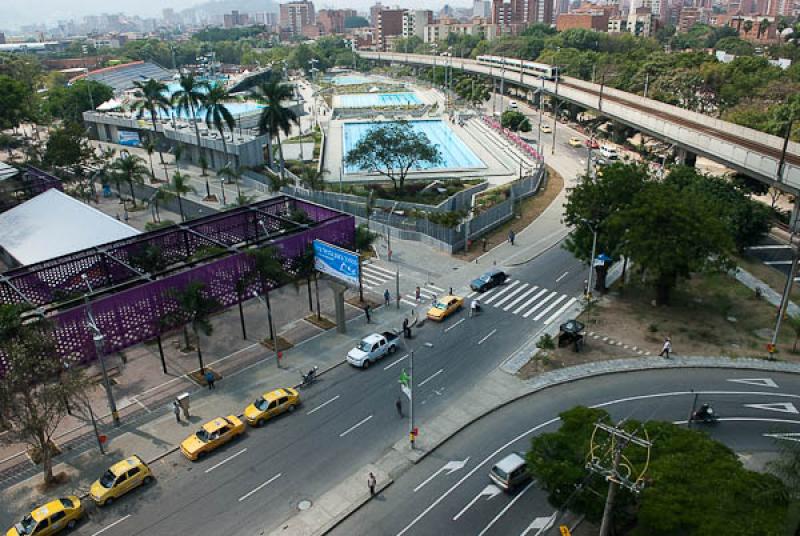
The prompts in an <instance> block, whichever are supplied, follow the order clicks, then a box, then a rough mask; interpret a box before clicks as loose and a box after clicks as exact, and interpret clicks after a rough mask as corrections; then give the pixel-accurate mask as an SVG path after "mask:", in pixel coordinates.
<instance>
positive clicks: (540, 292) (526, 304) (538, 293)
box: [514, 288, 547, 315]
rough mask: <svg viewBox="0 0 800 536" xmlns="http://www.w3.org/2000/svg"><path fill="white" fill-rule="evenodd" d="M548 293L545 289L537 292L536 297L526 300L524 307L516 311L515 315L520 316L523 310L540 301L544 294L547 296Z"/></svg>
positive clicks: (521, 306)
mask: <svg viewBox="0 0 800 536" xmlns="http://www.w3.org/2000/svg"><path fill="white" fill-rule="evenodd" d="M546 293H547V289H546V288H543V289H542V290H540V291H539V292H537V293H536V295H535V296H534V297H533V298H530V299H528V300H525V302H524V303H523V304H522V305H520V306H519V307H517V308H516V309H514V314H515V315H518V314H519V313H520V311H522V310H523V309H527V308H528V306H529V305H530V304H532V303H533V302H535V301H536V300H538V299H539V298H540V297H541V296H542V294H546Z"/></svg>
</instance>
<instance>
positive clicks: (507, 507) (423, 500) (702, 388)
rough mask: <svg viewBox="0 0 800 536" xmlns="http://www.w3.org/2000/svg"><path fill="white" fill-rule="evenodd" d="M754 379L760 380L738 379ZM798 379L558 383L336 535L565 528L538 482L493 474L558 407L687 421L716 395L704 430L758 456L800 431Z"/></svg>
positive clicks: (666, 375)
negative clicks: (508, 481) (714, 419)
mask: <svg viewBox="0 0 800 536" xmlns="http://www.w3.org/2000/svg"><path fill="white" fill-rule="evenodd" d="M753 379H760V381H754V382H741V381H735V380H753ZM799 387H800V377H797V376H796V375H791V374H777V373H763V372H751V371H733V370H709V369H693V370H690V371H678V370H675V371H649V372H635V373H626V374H617V375H613V376H602V377H597V378H592V379H587V380H582V381H576V382H573V383H569V384H565V385H562V386H559V387H554V388H550V389H547V390H545V391H543V392H541V393H538V394H534V395H530V396H527V397H525V398H523V399H521V400H519V401H517V402H514V403H512V404H510V405H508V406H506V407H504V408H502V409H500V410H498V411H496V412H495V413H493V414H491V415H490V416H488V417H485V418H483V419H481V420H480V421H478V422H476V423H475V424H473V425H472V426H470V427H468V428H466V429H465V430H463V431H462V432H460V433H459V434H457V435H456V436H454V437H453V438H451V439H450V440H449V441H448V442H446V443H445V444H444V445H443V446H441V447H439V449H437V450H436V452H434V453H433V454H432V455H430V456H428V457H427V458H425V459H424V460H423V461H422V462H420V463H419V464H417V465H416V466H414V467H413V468H411V469H410V470H409V471H407V472H406V473H405V474H403V475H402V476H401V477H400V478H399V479H398V480H396V481H395V482H394V483H393V484H392V485H391V486H390V487H389V488H387V489H386V490H384V492H383V493H381V494H380V495H379V496H378V497H377V498H376V499H374V500H372V501H371V502H370V503H368V504H367V505H366V506H364V507H362V508H361V509H360V510H359V511H358V512H357V513H356V514H354V515H353V516H351V517H350V518H349V519H347V520H346V521H345V522H344V523H342V524H341V525H340V526H339V527H337V528H336V530H334V531H333V532H332V534H334V535H337V536H338V535H341V536H349V535H353V534H369V535H387V536H388V535H393V536H394V535H397V536H399V535H402V534H409V535H412V534H413V535H415V536H425V535H437V536H438V535H449V534H458V535H465V536H466V535H479V536H483V535H501V534H502V535H525V534H529V535H531V536H533V535H535V534H557V533H558V530H557V524H556V525H555V526H554V527H553V528H552V530H550V531H547V530H542V531H541V532H539V531H540V529H542V528H543V527H546V526H547V525H548V519H549V518H550V517H551V516H553V514H554V513H555V508H554V507H553V506H551V505H550V504H548V502H547V498H546V494H545V493H543V492H542V491H541V490H540V489H539V488H538V487H537V486H536V485H535V483H534V484H532V485H530V486H529V487H526V488H522V489H521V490H518V491H517V492H516V493H513V494H508V493H505V492H500V491H499V489H498V488H496V487H495V486H494V485H493V484H492V483H491V481H490V480H489V477H488V472H489V469H490V468H491V466H492V465H493V464H494V463H496V462H497V461H498V460H500V459H502V458H503V457H504V456H505V455H506V454H508V453H510V452H512V451H518V452H524V451H526V450H527V449H528V447H529V445H530V440H531V438H532V437H533V436H535V435H536V434H539V433H544V432H548V431H554V430H555V429H557V427H558V425H559V422H558V413H559V412H562V411H564V410H566V409H569V408H571V407H573V406H575V405H578V404H583V405H589V406H600V407H603V408H605V409H606V410H607V411H609V412H610V413H611V415H612V417H613V418H614V419H621V418H633V419H638V420H646V419H659V420H668V421H673V422H676V421H685V419H686V417H687V415H688V414H689V412H690V410H691V407H692V404H693V401H694V394H693V393H692V390H695V391H696V392H697V393H699V397H698V400H699V402H698V403H700V402H702V401H708V402H711V403H712V404H713V406H714V408H715V410H716V411H717V413H718V414H719V416H720V417H721V421H720V422H719V423H718V424H717V425H716V426H714V427H704V429H706V430H707V431H708V432H709V433H710V434H711V435H712V436H713V437H714V438H716V439H718V440H720V441H722V442H724V443H725V444H727V445H729V446H730V447H731V448H733V449H734V450H735V451H736V452H737V453H739V454H740V455H742V456H745V457H752V456H753V455H756V456H759V455H760V454H762V453H764V452H770V451H774V450H776V449H777V442H776V440H775V439H773V438H771V437H767V436H765V435H764V434H773V433H786V432H789V433H797V432H800V418H798V415H797V414H798V408H800V395H797V394H794V393H797V392H798V388H799ZM465 461H466V463H464V462H465ZM448 464H449V465H448ZM445 468H446V469H445Z"/></svg>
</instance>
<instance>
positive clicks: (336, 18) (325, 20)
mask: <svg viewBox="0 0 800 536" xmlns="http://www.w3.org/2000/svg"><path fill="white" fill-rule="evenodd" d="M356 15H357V13H356V10H355V9H320V10H319V13H317V22H318V23H320V24H321V25H322V31H323V32H324V33H326V34H337V33H344V30H345V28H344V22H345V20H347V19H348V18H349V17H355V16H356Z"/></svg>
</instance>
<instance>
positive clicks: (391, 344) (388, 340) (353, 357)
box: [347, 331, 398, 368]
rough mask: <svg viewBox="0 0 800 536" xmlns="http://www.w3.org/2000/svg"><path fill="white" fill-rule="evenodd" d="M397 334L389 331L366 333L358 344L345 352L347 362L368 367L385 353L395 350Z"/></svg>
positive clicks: (355, 365) (391, 352) (360, 366)
mask: <svg viewBox="0 0 800 536" xmlns="http://www.w3.org/2000/svg"><path fill="white" fill-rule="evenodd" d="M397 344H398V339H397V335H395V334H394V333H391V332H389V331H384V332H383V333H373V334H372V335H367V336H366V337H364V338H363V339H361V342H359V343H358V346H356V347H355V348H353V349H352V350H350V351H349V352H347V362H348V363H350V364H351V365H353V366H354V367H359V368H368V367H369V366H370V365H371V364H373V363H375V362H376V361H377V360H378V359H381V358H382V357H383V356H385V355H387V354H393V353H394V352H395V351H396V350H397Z"/></svg>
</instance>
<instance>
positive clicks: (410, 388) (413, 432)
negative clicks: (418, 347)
mask: <svg viewBox="0 0 800 536" xmlns="http://www.w3.org/2000/svg"><path fill="white" fill-rule="evenodd" d="M408 358H409V360H410V361H409V366H408V373H409V376H410V378H409V379H408V393H409V394H408V398H409V406H408V407H409V411H408V417H409V419H408V421H409V425H410V426H409V431H408V438H409V441H410V443H411V450H414V441H415V440H416V438H417V437H416V430H414V350H411V352H409V354H408Z"/></svg>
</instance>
